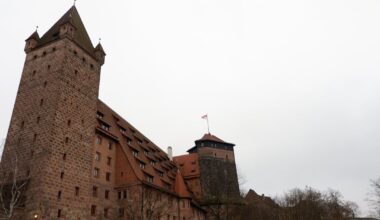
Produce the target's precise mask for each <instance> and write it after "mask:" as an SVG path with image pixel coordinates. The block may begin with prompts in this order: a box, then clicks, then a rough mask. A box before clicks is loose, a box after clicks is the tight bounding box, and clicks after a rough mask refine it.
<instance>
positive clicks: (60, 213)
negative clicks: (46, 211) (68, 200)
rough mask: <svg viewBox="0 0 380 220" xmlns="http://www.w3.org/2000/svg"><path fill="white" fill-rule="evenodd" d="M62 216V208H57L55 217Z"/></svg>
mask: <svg viewBox="0 0 380 220" xmlns="http://www.w3.org/2000/svg"><path fill="white" fill-rule="evenodd" d="M61 216H62V210H60V209H58V213H57V217H58V218H60V217H61Z"/></svg>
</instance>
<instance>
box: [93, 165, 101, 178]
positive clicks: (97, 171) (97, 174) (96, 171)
mask: <svg viewBox="0 0 380 220" xmlns="http://www.w3.org/2000/svg"><path fill="white" fill-rule="evenodd" d="M99 172H100V171H99V168H97V167H95V168H94V177H99Z"/></svg>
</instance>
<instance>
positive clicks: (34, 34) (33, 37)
mask: <svg viewBox="0 0 380 220" xmlns="http://www.w3.org/2000/svg"><path fill="white" fill-rule="evenodd" d="M31 39H33V40H36V41H38V40H39V39H40V35H39V34H38V32H37V31H35V32H33V34H32V35H30V36H29V37H28V38H26V40H25V41H28V40H31Z"/></svg>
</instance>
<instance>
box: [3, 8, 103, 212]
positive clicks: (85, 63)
mask: <svg viewBox="0 0 380 220" xmlns="http://www.w3.org/2000/svg"><path fill="white" fill-rule="evenodd" d="M25 52H26V59H25V64H24V68H23V72H22V76H21V81H20V84H19V89H18V92H17V97H16V102H15V105H14V109H13V114H12V118H11V123H10V126H9V130H8V135H7V139H6V143H5V149H4V153H3V156H2V161H1V169H2V173H1V175H4V176H6V177H11V176H13V175H16V177H17V179H18V180H19V181H27V182H28V184H27V187H26V193H25V195H26V196H24V197H23V203H24V204H25V205H24V207H23V208H22V209H20V210H19V213H18V214H19V216H20V217H19V218H20V219H56V218H59V217H63V216H62V215H63V214H62V213H65V216H64V218H65V219H74V216H75V219H90V217H89V215H90V212H89V211H88V210H89V209H90V208H91V205H90V204H89V203H88V202H87V201H89V200H90V198H91V190H92V184H91V171H92V161H93V140H94V138H95V127H96V123H97V121H96V111H97V102H98V91H99V81H100V72H101V66H102V65H103V64H104V58H105V53H104V51H103V49H102V46H101V45H100V44H99V45H98V46H97V47H95V48H94V46H93V44H92V43H91V40H90V38H89V36H88V34H87V32H86V29H85V27H84V25H83V23H82V21H81V18H80V16H79V14H78V11H77V9H76V8H75V6H73V7H72V8H70V9H69V10H68V11H67V12H66V13H65V14H64V15H63V16H62V17H61V18H60V19H59V20H58V21H57V22H56V23H55V24H54V25H53V26H52V27H51V28H50V29H49V30H48V31H47V32H46V33H45V34H44V35H43V36H42V37H40V36H39V35H38V33H37V32H35V33H33V34H32V35H31V36H30V37H29V38H28V39H27V40H26V45H25ZM15 166H17V168H18V169H17V170H15V169H14V167H15ZM16 171H17V172H16Z"/></svg>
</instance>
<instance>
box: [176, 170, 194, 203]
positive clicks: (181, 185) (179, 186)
mask: <svg viewBox="0 0 380 220" xmlns="http://www.w3.org/2000/svg"><path fill="white" fill-rule="evenodd" d="M174 190H175V192H176V194H177V195H179V196H180V197H182V198H191V194H190V192H189V190H188V189H187V187H186V184H185V181H184V180H183V177H182V175H181V172H180V171H178V172H177V175H176V177H175V185H174Z"/></svg>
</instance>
